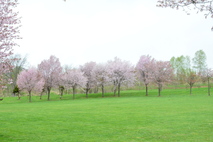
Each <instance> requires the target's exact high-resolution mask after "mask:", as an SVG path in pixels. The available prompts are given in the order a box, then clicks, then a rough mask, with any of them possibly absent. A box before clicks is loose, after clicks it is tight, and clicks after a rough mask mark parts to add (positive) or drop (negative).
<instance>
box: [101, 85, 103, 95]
mask: <svg viewBox="0 0 213 142" xmlns="http://www.w3.org/2000/svg"><path fill="white" fill-rule="evenodd" d="M101 89H102V97H104V85H103V84H102V85H101Z"/></svg>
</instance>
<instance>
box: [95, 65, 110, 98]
mask: <svg viewBox="0 0 213 142" xmlns="http://www.w3.org/2000/svg"><path fill="white" fill-rule="evenodd" d="M93 76H94V77H95V80H96V82H97V84H98V86H101V91H102V97H104V92H105V89H104V88H105V85H106V84H108V82H109V72H108V70H107V65H106V64H97V65H96V66H95V68H94V70H93Z"/></svg>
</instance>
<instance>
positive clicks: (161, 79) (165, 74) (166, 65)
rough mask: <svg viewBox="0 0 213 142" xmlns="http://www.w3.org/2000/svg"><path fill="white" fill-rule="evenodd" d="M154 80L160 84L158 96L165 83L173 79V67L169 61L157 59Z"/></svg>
mask: <svg viewBox="0 0 213 142" xmlns="http://www.w3.org/2000/svg"><path fill="white" fill-rule="evenodd" d="M153 71H154V76H153V79H154V82H155V83H156V84H157V85H158V96H160V95H161V90H162V87H163V84H165V83H167V82H170V81H172V79H173V69H172V67H171V65H170V62H168V61H155V65H154V70H153Z"/></svg>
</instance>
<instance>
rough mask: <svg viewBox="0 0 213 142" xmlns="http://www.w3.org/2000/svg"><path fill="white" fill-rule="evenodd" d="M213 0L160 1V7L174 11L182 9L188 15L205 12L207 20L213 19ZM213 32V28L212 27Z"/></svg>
mask: <svg viewBox="0 0 213 142" xmlns="http://www.w3.org/2000/svg"><path fill="white" fill-rule="evenodd" d="M212 4H213V0H158V1H157V6H158V7H171V8H173V9H182V10H183V11H185V12H186V13H187V14H188V15H189V14H190V12H189V11H190V10H191V9H194V10H196V11H197V12H203V13H204V16H205V18H207V17H208V16H210V17H211V18H213V5H212ZM212 30H213V27H212Z"/></svg>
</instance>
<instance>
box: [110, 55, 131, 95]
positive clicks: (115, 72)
mask: <svg viewBox="0 0 213 142" xmlns="http://www.w3.org/2000/svg"><path fill="white" fill-rule="evenodd" d="M108 72H109V77H110V80H111V82H112V83H113V84H114V95H115V94H116V90H117V89H118V96H120V87H121V85H122V84H124V83H125V84H127V85H132V84H133V83H134V81H135V72H134V67H133V66H132V65H131V64H130V63H129V62H127V61H122V60H121V59H119V58H117V57H116V58H114V60H113V61H108Z"/></svg>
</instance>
